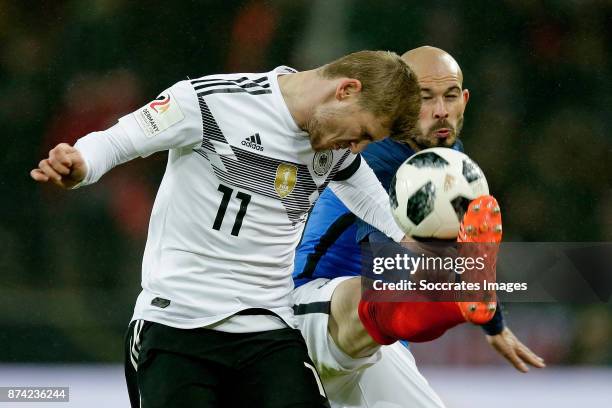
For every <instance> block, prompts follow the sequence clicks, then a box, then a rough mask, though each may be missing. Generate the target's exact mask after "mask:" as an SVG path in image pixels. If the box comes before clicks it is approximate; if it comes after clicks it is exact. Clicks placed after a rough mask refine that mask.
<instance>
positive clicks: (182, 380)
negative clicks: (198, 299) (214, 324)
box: [126, 320, 230, 408]
mask: <svg viewBox="0 0 612 408" xmlns="http://www.w3.org/2000/svg"><path fill="white" fill-rule="evenodd" d="M130 327H131V334H130V333H128V341H127V348H128V350H126V351H127V358H126V380H127V383H128V390H129V394H130V403H131V405H132V408H166V407H180V408H182V407H185V408H187V407H194V406H197V407H204V408H205V407H217V406H222V405H223V404H222V399H221V396H222V392H221V384H222V382H223V381H224V380H225V379H226V378H229V374H230V370H228V369H227V368H226V367H225V365H224V364H222V363H220V362H215V361H210V360H209V359H205V358H200V357H201V356H200V350H198V349H199V347H198V346H199V345H200V343H201V348H203V349H207V348H208V349H210V348H211V344H210V343H213V345H212V347H214V343H215V339H214V338H213V339H210V338H207V339H204V340H203V339H202V336H201V335H200V334H199V330H181V329H175V328H173V327H168V326H164V325H161V324H157V323H152V322H147V321H143V320H137V321H135V322H133V323H132V324H131V325H130ZM208 332H209V333H211V335H213V336H214V335H223V334H220V333H216V332H212V331H208ZM217 342H222V341H217ZM218 359H219V360H220V361H223V360H224V356H223V353H220V355H219V357H218Z"/></svg>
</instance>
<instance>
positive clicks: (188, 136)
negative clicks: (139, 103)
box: [74, 81, 203, 187]
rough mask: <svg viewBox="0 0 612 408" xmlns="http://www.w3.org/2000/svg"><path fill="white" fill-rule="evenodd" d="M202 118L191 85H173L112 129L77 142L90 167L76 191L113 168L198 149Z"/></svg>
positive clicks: (77, 146)
mask: <svg viewBox="0 0 612 408" xmlns="http://www.w3.org/2000/svg"><path fill="white" fill-rule="evenodd" d="M201 118H202V116H201V113H200V108H199V103H198V98H197V95H196V94H195V91H194V90H193V87H192V86H191V84H190V83H189V82H188V81H181V82H179V83H177V84H175V85H173V86H172V87H170V88H168V89H167V90H165V91H164V92H162V93H161V94H160V95H159V96H158V97H157V98H156V99H155V100H154V101H151V102H150V103H148V104H146V105H145V106H143V107H142V108H140V109H138V110H137V111H136V112H133V113H130V114H129V115H126V116H124V117H122V118H121V119H119V123H118V124H116V125H115V126H113V127H111V128H110V129H107V130H105V131H102V132H93V133H90V134H88V135H87V136H84V137H82V138H81V139H79V140H78V141H77V143H76V144H75V145H74V147H75V148H76V149H77V150H79V152H80V153H81V155H82V156H83V159H84V160H85V164H86V166H87V175H86V176H85V179H84V180H83V181H82V182H81V183H79V184H78V186H77V187H80V186H82V185H87V184H92V183H95V182H96V181H98V180H99V179H100V177H102V175H103V174H105V173H106V172H107V171H109V170H110V169H112V168H113V167H115V166H117V165H119V164H121V163H125V162H126V161H128V160H132V159H134V158H136V157H138V156H142V157H146V156H149V155H150V154H152V153H155V152H158V151H162V150H168V149H174V148H181V147H188V146H194V147H195V146H197V145H198V144H200V143H201V142H202V132H203V130H202V119H201Z"/></svg>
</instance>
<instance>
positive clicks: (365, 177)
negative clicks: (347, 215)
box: [329, 160, 406, 242]
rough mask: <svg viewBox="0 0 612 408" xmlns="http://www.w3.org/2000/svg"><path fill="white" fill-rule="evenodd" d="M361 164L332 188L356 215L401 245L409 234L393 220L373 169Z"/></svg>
mask: <svg viewBox="0 0 612 408" xmlns="http://www.w3.org/2000/svg"><path fill="white" fill-rule="evenodd" d="M360 161H361V162H360V163H358V165H359V167H358V168H357V169H356V170H355V171H354V173H352V175H351V176H350V177H349V178H347V179H345V180H342V181H338V180H336V181H331V182H330V183H329V188H331V189H332V191H333V192H334V193H335V194H336V196H338V198H339V199H340V200H341V201H342V202H343V203H344V205H346V206H347V207H348V209H349V210H350V211H351V212H352V213H353V214H355V215H356V216H358V217H359V218H361V219H362V220H364V221H365V222H367V223H368V224H370V225H373V226H374V227H376V228H377V229H378V230H380V231H381V232H383V233H384V234H386V235H387V236H388V237H390V238H392V239H393V240H394V241H395V242H399V241H401V240H402V238H403V237H404V235H406V234H405V233H404V232H403V231H402V230H401V229H400V227H398V226H397V224H396V223H395V220H394V219H393V215H392V214H391V206H390V205H389V196H388V195H387V192H386V191H385V189H384V188H383V186H382V185H381V184H380V182H379V181H378V179H377V178H376V175H375V174H374V172H373V171H372V169H371V168H370V166H368V164H367V163H366V162H365V161H363V160H360Z"/></svg>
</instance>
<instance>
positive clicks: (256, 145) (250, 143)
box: [241, 133, 264, 152]
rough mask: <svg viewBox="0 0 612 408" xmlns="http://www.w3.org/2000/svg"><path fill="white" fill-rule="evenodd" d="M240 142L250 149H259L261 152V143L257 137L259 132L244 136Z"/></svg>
mask: <svg viewBox="0 0 612 408" xmlns="http://www.w3.org/2000/svg"><path fill="white" fill-rule="evenodd" d="M241 144H242V145H243V146H246V147H250V148H251V149H255V150H259V151H260V152H263V149H264V148H263V146H262V145H261V139H260V138H259V133H255V134H254V135H251V136H249V137H247V138H245V139H244V140H243V141H242V142H241Z"/></svg>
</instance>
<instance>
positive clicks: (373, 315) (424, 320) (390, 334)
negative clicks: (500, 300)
mask: <svg viewBox="0 0 612 408" xmlns="http://www.w3.org/2000/svg"><path fill="white" fill-rule="evenodd" d="M359 318H360V320H361V323H363V326H364V327H365V329H366V330H367V332H368V333H369V334H370V336H372V338H373V339H374V341H376V342H377V343H379V344H383V345H384V344H391V343H394V342H395V341H397V340H408V341H411V342H416V343H419V342H425V341H431V340H434V339H437V338H438V337H440V336H441V335H443V334H444V332H445V331H447V330H448V329H450V328H452V327H454V326H456V325H458V324H460V323H464V322H465V321H466V320H465V318H464V317H463V314H462V313H461V310H460V309H459V307H458V306H457V304H456V303H455V302H379V301H374V302H372V301H365V300H361V301H360V302H359Z"/></svg>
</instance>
